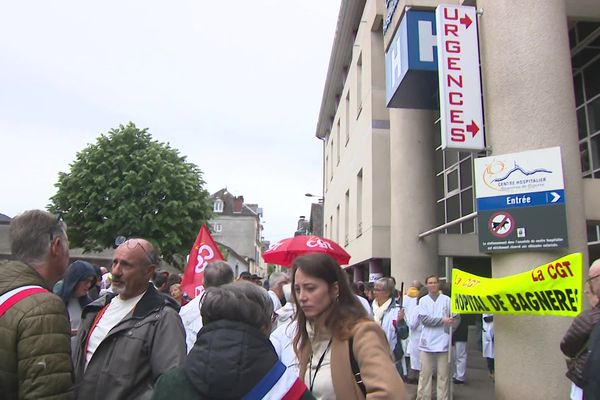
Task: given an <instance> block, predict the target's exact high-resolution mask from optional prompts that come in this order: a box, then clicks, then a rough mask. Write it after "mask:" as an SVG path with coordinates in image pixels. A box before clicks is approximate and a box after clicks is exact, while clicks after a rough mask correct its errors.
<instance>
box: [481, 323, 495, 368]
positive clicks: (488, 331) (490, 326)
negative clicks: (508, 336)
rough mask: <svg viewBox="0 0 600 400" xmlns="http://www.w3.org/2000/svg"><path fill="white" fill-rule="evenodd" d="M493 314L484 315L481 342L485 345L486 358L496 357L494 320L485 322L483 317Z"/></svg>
mask: <svg viewBox="0 0 600 400" xmlns="http://www.w3.org/2000/svg"><path fill="white" fill-rule="evenodd" d="M491 315H492V314H483V315H482V319H481V321H482V326H481V327H482V328H483V329H482V332H481V342H482V345H483V356H484V357H485V358H494V322H493V321H492V322H485V321H484V320H483V317H487V316H491Z"/></svg>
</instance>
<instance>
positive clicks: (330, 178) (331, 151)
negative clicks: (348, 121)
mask: <svg viewBox="0 0 600 400" xmlns="http://www.w3.org/2000/svg"><path fill="white" fill-rule="evenodd" d="M329 154H331V166H330V168H329V169H330V170H331V175H330V176H329V180H330V181H332V180H333V135H331V146H330V152H329Z"/></svg>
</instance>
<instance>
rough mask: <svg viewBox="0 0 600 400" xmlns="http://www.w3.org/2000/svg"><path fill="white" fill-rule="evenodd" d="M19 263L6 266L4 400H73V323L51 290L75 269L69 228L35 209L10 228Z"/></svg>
mask: <svg viewBox="0 0 600 400" xmlns="http://www.w3.org/2000/svg"><path fill="white" fill-rule="evenodd" d="M9 234H10V240H11V252H12V255H13V257H14V258H15V260H14V261H6V262H3V263H0V337H1V339H0V354H1V356H0V359H1V360H2V362H0V397H1V398H3V399H7V400H12V399H42V398H53V399H71V398H73V376H72V367H71V360H70V352H71V351H70V344H69V343H70V331H71V327H70V325H69V319H68V318H67V313H66V310H65V305H64V304H63V302H62V300H61V299H60V298H59V297H57V296H55V295H54V294H52V292H51V291H49V290H50V289H51V288H52V286H54V284H55V283H56V282H57V281H58V280H60V279H61V278H62V276H63V275H64V273H65V270H66V269H67V266H68V265H69V241H68V239H67V234H66V227H65V225H64V224H63V223H62V221H61V220H60V219H59V218H57V217H56V216H55V215H52V214H50V213H48V212H46V211H41V210H30V211H26V212H24V213H23V214H21V215H18V216H17V217H15V218H13V220H12V221H11V223H10V230H9Z"/></svg>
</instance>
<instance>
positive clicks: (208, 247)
mask: <svg viewBox="0 0 600 400" xmlns="http://www.w3.org/2000/svg"><path fill="white" fill-rule="evenodd" d="M218 260H223V255H222V254H221V251H220V250H219V248H218V247H217V245H216V244H215V241H214V240H213V238H212V236H210V232H209V231H208V228H207V227H206V225H202V228H200V232H198V237H196V242H195V243H194V246H192V250H191V251H190V255H189V257H188V263H187V266H186V267H185V272H184V273H183V279H182V280H181V290H182V291H183V292H184V293H187V294H188V296H190V298H192V299H193V298H194V297H196V296H198V295H200V294H202V292H203V291H204V268H206V266H207V265H208V263H211V262H213V261H218Z"/></svg>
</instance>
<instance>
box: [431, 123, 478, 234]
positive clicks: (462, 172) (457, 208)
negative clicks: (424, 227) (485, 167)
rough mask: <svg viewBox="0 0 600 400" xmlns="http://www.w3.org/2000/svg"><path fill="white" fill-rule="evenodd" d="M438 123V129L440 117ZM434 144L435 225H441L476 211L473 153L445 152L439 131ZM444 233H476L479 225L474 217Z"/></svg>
mask: <svg viewBox="0 0 600 400" xmlns="http://www.w3.org/2000/svg"><path fill="white" fill-rule="evenodd" d="M436 120H437V118H436ZM436 126H437V128H439V120H438V122H436ZM434 143H435V168H436V169H435V170H436V179H435V191H436V199H437V204H436V225H438V226H439V225H443V224H445V223H447V222H451V221H454V220H456V219H457V218H460V217H464V216H466V215H469V214H471V213H472V212H473V211H474V210H475V197H474V195H475V194H474V188H473V155H472V154H471V153H467V152H462V151H456V150H445V151H442V143H441V136H440V133H439V130H438V131H437V132H436V134H435V141H434ZM481 155H485V153H484V152H483V153H481ZM445 232H446V233H473V232H476V224H475V223H474V220H469V221H465V222H462V223H460V224H456V225H453V226H451V227H449V228H447V229H446V230H445Z"/></svg>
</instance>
